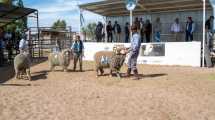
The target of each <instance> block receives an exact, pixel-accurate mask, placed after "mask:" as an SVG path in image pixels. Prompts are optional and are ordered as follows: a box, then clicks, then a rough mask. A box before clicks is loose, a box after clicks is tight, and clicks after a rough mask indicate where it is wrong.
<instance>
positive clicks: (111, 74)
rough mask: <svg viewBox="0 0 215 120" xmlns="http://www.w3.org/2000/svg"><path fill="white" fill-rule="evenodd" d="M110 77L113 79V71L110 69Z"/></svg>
mask: <svg viewBox="0 0 215 120" xmlns="http://www.w3.org/2000/svg"><path fill="white" fill-rule="evenodd" d="M110 77H113V70H112V69H110Z"/></svg>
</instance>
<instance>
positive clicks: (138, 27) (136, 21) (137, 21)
mask: <svg viewBox="0 0 215 120" xmlns="http://www.w3.org/2000/svg"><path fill="white" fill-rule="evenodd" d="M134 24H135V25H136V26H137V31H138V32H139V31H140V21H139V18H138V17H136V18H135V21H134Z"/></svg>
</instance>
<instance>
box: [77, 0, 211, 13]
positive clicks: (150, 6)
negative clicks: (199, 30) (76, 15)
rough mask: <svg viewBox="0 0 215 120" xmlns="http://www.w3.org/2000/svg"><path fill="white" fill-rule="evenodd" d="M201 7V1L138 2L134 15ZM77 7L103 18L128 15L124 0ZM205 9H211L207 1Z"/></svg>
mask: <svg viewBox="0 0 215 120" xmlns="http://www.w3.org/2000/svg"><path fill="white" fill-rule="evenodd" d="M202 5H203V2H202V0H138V6H137V7H136V9H135V10H134V15H140V14H143V13H147V12H150V13H159V12H176V11H192V10H202V9H203V8H202ZM79 7H80V8H81V9H84V10H88V11H91V12H94V13H97V14H100V15H103V16H126V15H129V11H128V10H127V9H126V7H125V0H104V1H100V2H94V3H88V4H82V5H80V6H79ZM206 8H207V9H211V8H212V7H211V5H210V3H209V1H208V0H206Z"/></svg>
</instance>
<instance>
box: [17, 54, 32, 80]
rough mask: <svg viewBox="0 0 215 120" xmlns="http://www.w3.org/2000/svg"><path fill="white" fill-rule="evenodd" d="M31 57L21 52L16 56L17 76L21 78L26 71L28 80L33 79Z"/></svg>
mask: <svg viewBox="0 0 215 120" xmlns="http://www.w3.org/2000/svg"><path fill="white" fill-rule="evenodd" d="M30 65H31V62H30V58H29V57H28V55H27V54H26V53H20V54H18V55H17V56H16V57H15V58H14V69H15V74H16V75H15V78H16V79H21V78H22V74H23V73H26V75H27V77H28V80H30V81H31V72H30Z"/></svg>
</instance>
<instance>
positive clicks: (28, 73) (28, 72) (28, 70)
mask: <svg viewBox="0 0 215 120" xmlns="http://www.w3.org/2000/svg"><path fill="white" fill-rule="evenodd" d="M26 75H27V77H28V80H29V81H31V71H30V69H26Z"/></svg>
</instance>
